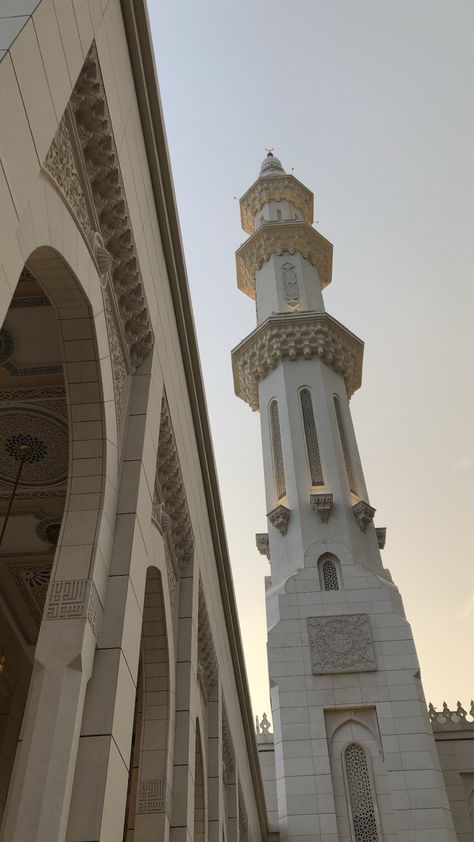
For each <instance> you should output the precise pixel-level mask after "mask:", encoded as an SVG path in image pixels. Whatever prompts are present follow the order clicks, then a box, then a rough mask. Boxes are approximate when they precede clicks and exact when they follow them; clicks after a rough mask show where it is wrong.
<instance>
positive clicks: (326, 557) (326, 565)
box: [318, 553, 342, 591]
mask: <svg viewBox="0 0 474 842" xmlns="http://www.w3.org/2000/svg"><path fill="white" fill-rule="evenodd" d="M318 573H319V583H320V585H321V590H322V591H338V590H340V588H341V584H342V576H341V566H340V564H339V559H338V558H336V556H335V555H332V554H331V553H323V555H322V556H320V557H319V559H318Z"/></svg>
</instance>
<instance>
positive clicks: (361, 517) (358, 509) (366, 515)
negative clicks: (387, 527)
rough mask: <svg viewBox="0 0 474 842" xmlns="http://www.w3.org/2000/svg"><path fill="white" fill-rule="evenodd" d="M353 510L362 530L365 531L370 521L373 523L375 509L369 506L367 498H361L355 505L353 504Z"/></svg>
mask: <svg viewBox="0 0 474 842" xmlns="http://www.w3.org/2000/svg"><path fill="white" fill-rule="evenodd" d="M352 511H353V512H354V515H355V517H356V519H357V523H358V524H359V527H360V530H361V532H365V530H366V528H367V527H368V525H369V523H372V521H373V519H374V515H375V509H374V508H372V506H369V504H368V503H366V502H365V500H359V502H358V503H356V504H355V506H352Z"/></svg>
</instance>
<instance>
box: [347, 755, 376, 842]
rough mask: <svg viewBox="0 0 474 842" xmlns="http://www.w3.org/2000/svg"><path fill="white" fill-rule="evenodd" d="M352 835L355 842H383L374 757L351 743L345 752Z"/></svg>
mask: <svg viewBox="0 0 474 842" xmlns="http://www.w3.org/2000/svg"><path fill="white" fill-rule="evenodd" d="M343 764H344V772H345V781H346V789H347V801H348V807H349V818H350V825H351V834H352V838H353V841H354V842H380V840H381V836H380V833H379V821H378V815H377V804H376V800H375V793H374V786H373V778H372V771H371V768H370V760H369V757H368V754H367V752H366V750H365V749H364V747H363V746H362V745H361V744H360V743H357V742H351V743H349V744H348V745H347V746H346V747H345V749H344V752H343Z"/></svg>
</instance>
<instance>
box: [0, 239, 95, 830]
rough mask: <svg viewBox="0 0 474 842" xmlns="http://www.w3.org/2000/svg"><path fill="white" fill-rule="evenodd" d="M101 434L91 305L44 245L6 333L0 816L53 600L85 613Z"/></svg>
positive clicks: (0, 413) (0, 429)
mask: <svg viewBox="0 0 474 842" xmlns="http://www.w3.org/2000/svg"><path fill="white" fill-rule="evenodd" d="M103 439H104V430H103V401H102V392H101V388H100V382H99V364H98V353H97V346H96V342H95V334H94V325H93V319H92V314H91V310H90V306H89V303H88V301H87V300H86V298H85V296H84V293H83V292H82V289H81V287H80V285H79V283H78V281H77V279H76V278H75V276H74V275H73V273H72V272H71V270H70V268H69V267H68V266H67V264H66V263H65V262H64V261H63V260H62V259H61V258H60V257H59V255H58V254H57V253H56V252H54V251H53V250H52V249H50V248H41V249H38V250H36V251H35V252H34V253H33V254H32V255H31V257H30V258H29V259H28V262H27V265H26V266H25V267H24V268H23V270H22V272H21V275H20V278H19V280H18V283H17V286H16V288H15V291H14V293H13V297H12V299H11V301H10V305H9V308H8V310H7V313H6V315H5V318H4V322H3V325H2V328H1V330H0V821H1V818H2V816H3V813H4V812H5V808H6V805H7V798H8V792H9V788H10V789H11V788H12V787H13V780H14V778H15V775H16V778H17V782H16V783H17V784H18V786H19V787H20V789H21V786H22V784H21V782H20V777H22V776H23V775H24V774H25V768H24V766H23V768H22V771H21V773H19V775H20V777H18V774H17V773H16V772H15V771H14V769H16V766H15V764H14V761H15V756H16V755H17V754H18V747H19V745H20V733H21V726H22V721H23V714H24V710H25V705H26V701H27V697H28V692H29V686H30V680H31V676H32V669H33V663H34V659H35V653H36V646H37V642H38V638H39V637H40V634H41V628H42V621H43V618H44V610H45V605H46V610H47V617H46V619H49V620H51V619H56V618H57V619H67V618H68V617H79V616H82V614H83V612H84V610H87V608H86V607H85V598H86V592H87V594H88V593H89V592H88V590H87V587H88V586H87V578H88V576H90V571H91V566H92V565H91V562H92V558H93V548H94V536H95V535H96V530H97V525H98V522H99V513H100V509H101V501H102V490H103V452H102V447H103ZM92 457H93V458H92ZM81 522H82V523H81ZM85 523H87V536H86V535H85V532H83V534H82V537H81V540H79V539H78V540H76V539H75V536H76V534H77V531H75V530H77V528H78V526H79V525H81V526H82V524H85ZM86 538H90V540H88V541H87V540H86ZM79 544H80V545H81V547H80V552H78V546H77V545H79ZM53 578H54V580H55V588H56V592H55V596H56V599H55V600H54V599H52V596H51V594H52V591H51V589H50V590H49V591H48V587H49V585H50V580H52V579H53ZM83 591H84V593H83ZM48 593H49V596H48ZM81 598H82V602H81ZM91 619H93V618H92V615H91ZM16 800H17V799H16V797H13V795H12V802H11V804H10V802H8V812H9V813H11V814H12V815H11V819H12V820H13V821H14V819H13V814H16V813H17V807H16V806H15V803H16ZM10 807H12V809H11V810H10ZM6 821H7V819H6V818H5V822H6ZM9 821H10V820H9ZM9 827H10V825H9ZM4 832H5V833H6V834H7V835H8V832H9V830H8V829H7V828H6V827H5V828H4Z"/></svg>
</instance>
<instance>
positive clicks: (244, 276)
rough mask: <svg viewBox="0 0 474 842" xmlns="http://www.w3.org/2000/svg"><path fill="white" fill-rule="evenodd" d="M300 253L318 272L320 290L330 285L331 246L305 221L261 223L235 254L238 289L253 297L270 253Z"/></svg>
mask: <svg viewBox="0 0 474 842" xmlns="http://www.w3.org/2000/svg"><path fill="white" fill-rule="evenodd" d="M296 252H299V253H300V254H301V255H302V256H303V257H304V258H305V259H306V260H309V262H310V263H312V265H313V266H314V267H315V268H316V269H317V270H318V273H319V281H320V284H321V289H324V287H327V285H328V284H330V283H331V274H332V244H331V243H330V242H329V240H326V239H325V238H324V237H323V236H322V235H321V234H319V233H318V231H315V229H314V228H312V227H311V225H308V223H307V222H301V221H296V220H295V221H289V222H264V223H263V224H262V225H261V226H260V228H258V229H257V230H256V231H255V233H254V234H252V236H251V237H249V239H248V240H247V241H246V242H245V243H244V244H243V245H242V246H241V247H240V248H239V250H238V251H237V252H236V254H235V256H236V260H237V286H238V288H239V289H240V290H242V292H245V294H246V295H249V296H250V298H255V274H256V272H258V270H259V269H261V267H262V266H263V264H264V263H265V262H266V261H267V260H269V259H270V257H271V256H272V254H279V255H281V254H285V253H288V254H295V253H296Z"/></svg>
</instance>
